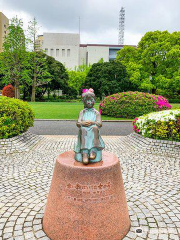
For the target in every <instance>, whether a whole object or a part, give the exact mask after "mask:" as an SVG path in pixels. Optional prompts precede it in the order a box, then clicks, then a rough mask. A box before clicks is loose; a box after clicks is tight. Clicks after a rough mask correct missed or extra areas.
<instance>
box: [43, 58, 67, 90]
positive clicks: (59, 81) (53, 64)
mask: <svg viewBox="0 0 180 240" xmlns="http://www.w3.org/2000/svg"><path fill="white" fill-rule="evenodd" d="M46 63H47V66H48V72H49V73H50V74H51V82H49V83H48V87H49V88H50V90H51V91H54V90H58V89H61V90H62V91H63V93H66V92H67V91H68V84H67V81H68V79H69V77H68V73H67V71H66V69H65V67H64V65H63V64H62V63H61V62H58V61H56V60H55V59H54V58H53V57H49V56H48V57H47V59H46Z"/></svg>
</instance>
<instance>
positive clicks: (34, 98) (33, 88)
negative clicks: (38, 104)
mask: <svg viewBox="0 0 180 240" xmlns="http://www.w3.org/2000/svg"><path fill="white" fill-rule="evenodd" d="M35 95H36V75H35V74H34V79H33V83H32V95H31V102H35V101H36V96H35Z"/></svg>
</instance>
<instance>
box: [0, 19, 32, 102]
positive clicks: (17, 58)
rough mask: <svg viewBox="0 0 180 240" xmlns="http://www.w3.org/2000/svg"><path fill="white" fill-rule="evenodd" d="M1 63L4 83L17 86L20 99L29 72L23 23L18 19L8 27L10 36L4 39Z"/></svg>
mask: <svg viewBox="0 0 180 240" xmlns="http://www.w3.org/2000/svg"><path fill="white" fill-rule="evenodd" d="M0 61H1V74H2V75H3V81H4V83H5V84H8V83H12V84H13V85H14V86H15V98H20V85H21V84H22V82H23V81H24V80H25V79H27V78H28V71H27V69H26V66H27V51H26V38H25V34H24V31H23V22H22V20H21V19H18V18H17V17H15V18H13V19H12V20H11V22H10V25H9V27H8V35H7V36H6V37H5V39H4V43H3V52H2V53H1V56H0Z"/></svg>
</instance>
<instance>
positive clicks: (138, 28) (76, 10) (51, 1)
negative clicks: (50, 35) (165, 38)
mask: <svg viewBox="0 0 180 240" xmlns="http://www.w3.org/2000/svg"><path fill="white" fill-rule="evenodd" d="M122 6H123V7H125V11H126V17H125V42H124V43H125V44H133V45H135V44H137V43H138V42H139V41H140V39H141V37H142V36H143V35H144V34H145V33H146V32H147V31H154V30H161V31H163V30H168V31H169V32H174V31H180V0H0V11H1V12H3V13H4V14H5V15H6V16H7V17H8V18H9V19H11V18H12V17H14V16H16V15H17V16H18V18H21V19H22V20H23V21H24V28H26V27H27V25H28V22H29V21H31V20H32V19H33V17H36V19H37V21H38V23H39V25H40V26H41V28H40V31H39V34H43V32H66V33H78V31H79V16H80V18H81V43H101V44H103V43H105V44H117V43H118V25H119V10H120V9H121V7H122Z"/></svg>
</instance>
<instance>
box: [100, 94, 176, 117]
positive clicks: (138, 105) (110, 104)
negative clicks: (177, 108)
mask: <svg viewBox="0 0 180 240" xmlns="http://www.w3.org/2000/svg"><path fill="white" fill-rule="evenodd" d="M171 108H172V106H171V105H170V104H169V102H168V100H167V99H166V98H164V97H163V96H159V95H155V94H149V93H144V92H121V93H116V94H113V95H110V96H107V97H106V98H105V99H104V100H103V101H101V103H100V104H99V111H100V113H101V114H102V115H107V116H112V117H119V118H135V117H138V116H141V115H143V114H147V113H150V112H157V111H161V110H167V109H171Z"/></svg>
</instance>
